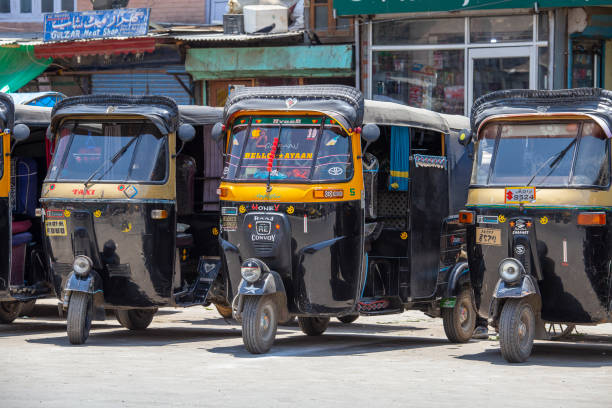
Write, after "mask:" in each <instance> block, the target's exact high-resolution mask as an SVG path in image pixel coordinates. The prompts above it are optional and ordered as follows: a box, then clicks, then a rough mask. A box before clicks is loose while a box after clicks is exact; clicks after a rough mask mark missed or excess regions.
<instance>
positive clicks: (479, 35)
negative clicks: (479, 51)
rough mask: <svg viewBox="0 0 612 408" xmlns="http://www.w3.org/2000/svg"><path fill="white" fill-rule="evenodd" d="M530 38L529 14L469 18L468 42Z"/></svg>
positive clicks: (531, 35)
mask: <svg viewBox="0 0 612 408" xmlns="http://www.w3.org/2000/svg"><path fill="white" fill-rule="evenodd" d="M532 39H533V17H532V16H530V15H524V16H500V17H492V16H487V17H472V18H470V42H473V43H491V44H495V43H503V42H518V41H531V40H532Z"/></svg>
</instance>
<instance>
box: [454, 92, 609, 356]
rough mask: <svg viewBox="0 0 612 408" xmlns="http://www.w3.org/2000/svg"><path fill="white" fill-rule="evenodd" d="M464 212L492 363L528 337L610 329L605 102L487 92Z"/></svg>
mask: <svg viewBox="0 0 612 408" xmlns="http://www.w3.org/2000/svg"><path fill="white" fill-rule="evenodd" d="M471 122H472V129H473V130H474V135H475V139H476V141H475V143H476V144H475V150H476V154H475V158H474V167H473V170H472V178H471V185H470V190H469V194H468V200H467V204H466V209H465V210H463V211H461V212H460V215H459V217H460V221H461V222H462V223H464V224H465V225H466V226H467V242H468V262H469V270H470V275H471V282H472V286H473V287H474V291H475V297H476V305H477V307H478V311H479V313H480V314H481V315H482V316H484V317H487V318H488V319H489V322H490V323H491V325H492V326H494V327H495V328H496V329H497V331H498V332H499V340H500V348H501V353H502V356H503V357H504V358H505V359H506V360H507V361H509V362H523V361H525V360H527V358H528V357H529V356H530V354H531V351H532V347H533V343H534V339H549V338H551V334H553V335H554V334H555V333H554V332H552V333H551V330H550V329H551V328H553V327H554V328H556V327H559V326H560V328H559V331H557V332H556V334H557V335H558V334H560V333H561V334H563V333H567V329H568V328H570V329H571V327H573V325H576V324H589V325H590V324H598V323H605V322H610V321H612V315H611V311H612V302H611V299H612V285H611V284H610V282H612V272H611V271H612V258H611V255H610V254H611V252H610V248H611V247H612V241H611V238H610V225H611V224H610V217H611V216H612V213H611V211H610V208H611V206H612V191H610V138H611V137H612V132H611V129H612V93H611V92H609V91H605V90H601V89H590V88H585V89H572V90H555V91H529V90H511V91H499V92H494V93H491V94H488V95H485V96H483V97H481V98H480V99H478V100H477V101H476V102H475V104H474V107H473V110H472V116H471Z"/></svg>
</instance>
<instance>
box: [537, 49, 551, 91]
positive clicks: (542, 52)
mask: <svg viewBox="0 0 612 408" xmlns="http://www.w3.org/2000/svg"><path fill="white" fill-rule="evenodd" d="M549 58H550V54H549V52H548V47H539V48H538V89H548V82H549V75H550V73H549V72H548V59H549Z"/></svg>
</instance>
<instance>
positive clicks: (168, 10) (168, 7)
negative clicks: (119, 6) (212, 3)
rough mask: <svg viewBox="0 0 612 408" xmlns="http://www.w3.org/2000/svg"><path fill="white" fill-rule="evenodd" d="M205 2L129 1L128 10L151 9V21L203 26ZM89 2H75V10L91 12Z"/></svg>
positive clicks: (198, 0)
mask: <svg viewBox="0 0 612 408" xmlns="http://www.w3.org/2000/svg"><path fill="white" fill-rule="evenodd" d="M205 4H206V0H130V2H129V3H128V7H129V8H140V7H147V8H150V9H151V21H152V22H163V23H193V24H204V23H205V22H206V14H205ZM91 9H92V6H91V2H90V1H89V0H77V10H79V11H84V10H91Z"/></svg>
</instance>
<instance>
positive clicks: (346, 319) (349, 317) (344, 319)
mask: <svg viewBox="0 0 612 408" xmlns="http://www.w3.org/2000/svg"><path fill="white" fill-rule="evenodd" d="M357 319H359V314H350V315H346V316H340V317H338V320H340V322H341V323H344V324H351V323H353V322H354V321H355V320H357Z"/></svg>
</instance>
